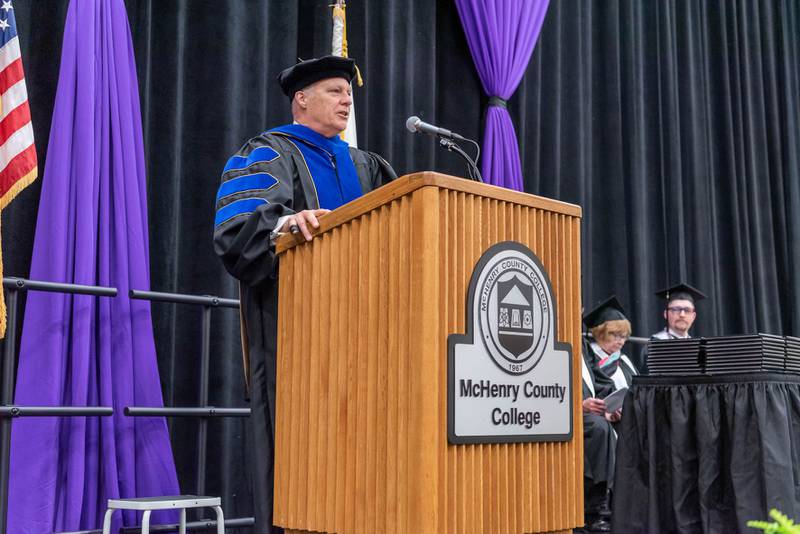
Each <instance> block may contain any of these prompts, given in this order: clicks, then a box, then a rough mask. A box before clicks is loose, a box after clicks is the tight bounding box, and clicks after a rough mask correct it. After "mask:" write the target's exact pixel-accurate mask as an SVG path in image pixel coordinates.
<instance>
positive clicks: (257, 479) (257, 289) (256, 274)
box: [214, 133, 396, 533]
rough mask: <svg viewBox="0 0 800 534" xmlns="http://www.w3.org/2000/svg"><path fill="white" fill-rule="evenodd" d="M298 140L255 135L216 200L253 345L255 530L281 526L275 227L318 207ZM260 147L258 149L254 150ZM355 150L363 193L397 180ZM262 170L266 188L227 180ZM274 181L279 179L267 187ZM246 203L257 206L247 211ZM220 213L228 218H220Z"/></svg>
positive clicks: (245, 330)
mask: <svg viewBox="0 0 800 534" xmlns="http://www.w3.org/2000/svg"><path fill="white" fill-rule="evenodd" d="M298 142H300V141H298V140H297V139H293V138H291V136H287V135H285V134H279V133H263V134H261V135H259V136H256V137H254V138H252V139H250V140H249V141H248V142H247V143H245V144H244V146H243V147H242V148H241V149H240V150H239V151H238V152H237V153H236V154H235V155H234V157H233V158H231V160H232V161H236V162H239V164H237V165H233V167H239V168H233V169H227V167H228V166H231V165H230V162H229V165H228V166H226V171H224V172H223V174H222V183H221V185H220V195H222V196H221V198H218V200H217V205H216V210H217V221H215V224H216V226H215V229H214V250H215V252H216V253H217V255H218V256H219V257H220V258H221V259H222V262H223V264H224V265H225V268H226V269H227V270H228V272H229V273H230V274H232V275H233V276H234V277H236V278H237V279H239V281H240V282H241V283H240V299H241V319H242V335H243V345H244V347H245V349H246V350H247V351H249V355H246V357H245V359H246V361H245V369H246V370H247V369H248V367H249V372H248V373H247V374H248V377H247V378H248V379H249V393H250V405H251V409H252V414H251V416H250V421H251V446H252V449H253V452H254V454H253V497H254V502H255V504H254V509H255V510H254V511H255V517H256V527H255V529H254V530H253V532H258V533H268V532H271V531H279V529H274V530H273V529H272V528H271V525H272V503H273V458H274V437H275V374H276V356H277V355H276V350H277V321H278V318H277V317H278V316H277V308H278V283H277V282H278V260H277V256H276V254H275V247H274V246H273V244H272V242H271V233H272V231H273V229H274V228H275V225H276V224H277V222H278V219H279V218H280V217H282V216H284V215H291V214H292V213H296V212H299V211H302V210H304V209H316V208H318V207H319V201H318V199H317V194H316V189H315V186H314V182H313V180H312V177H311V175H310V173H309V170H308V166H307V165H306V163H305V160H304V158H303V156H302V154H301V152H300V151H299V149H298V148H297V146H296V145H295V143H298ZM264 147H269V148H267V149H264ZM257 149H261V150H260V151H259V152H257V153H255V154H254V151H255V150H257ZM270 149H271V150H270ZM350 156H351V158H352V160H353V163H354V165H355V167H356V173H357V174H358V179H359V182H360V184H361V189H362V191H363V192H365V193H366V192H368V191H371V190H373V189H375V188H377V187H380V186H381V185H383V184H385V183H388V182H389V181H391V180H393V179H394V178H396V175H395V173H394V171H393V170H392V168H391V166H389V164H388V163H387V162H386V160H384V159H383V158H381V157H380V156H378V155H376V154H373V153H371V152H367V151H364V150H359V149H354V148H350ZM248 158H249V159H248ZM251 160H252V161H253V162H252V163H250V162H251ZM262 173H266V175H265V174H262ZM257 175H260V176H261V177H264V176H266V178H267V179H269V182H267V185H268V188H267V189H244V188H242V187H237V183H236V182H231V183H229V184H228V185H227V186H226V185H225V184H226V183H227V182H229V181H231V180H235V179H237V178H242V177H245V178H244V180H247V179H248V178H247V177H248V176H257ZM269 177H271V178H269ZM272 179H274V180H275V181H276V183H274V184H272V185H270V183H271V182H272V181H273V180H272ZM239 183H242V181H241V180H240V181H239ZM242 189H244V190H242ZM231 191H235V192H233V193H231ZM261 199H263V200H261ZM264 200H265V201H266V202H263V201H264ZM235 202H239V204H235V205H234V206H233V207H234V208H236V211H241V212H242V213H238V214H236V215H235V216H233V217H230V218H228V216H229V215H230V214H231V208H228V209H227V210H226V211H221V210H223V209H224V208H226V207H228V206H231V204H233V203H235ZM255 203H258V204H257V206H254V204H255ZM237 206H240V207H237ZM249 207H254V209H252V211H248V209H249ZM236 211H234V213H235V212H236ZM221 213H223V214H224V219H225V220H220V214H221Z"/></svg>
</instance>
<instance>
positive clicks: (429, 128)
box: [406, 115, 465, 141]
mask: <svg viewBox="0 0 800 534" xmlns="http://www.w3.org/2000/svg"><path fill="white" fill-rule="evenodd" d="M406 129H407V130H408V131H409V132H412V133H414V132H420V133H424V134H428V135H433V136H434V137H444V138H446V139H460V140H462V141H464V140H465V139H464V138H463V137H461V136H460V135H458V134H457V133H454V132H451V131H450V130H445V129H444V128H439V127H438V126H434V125H433V124H428V123H427V122H423V120H422V119H420V118H419V117H417V116H416V115H414V116H411V117H409V118H408V120H406Z"/></svg>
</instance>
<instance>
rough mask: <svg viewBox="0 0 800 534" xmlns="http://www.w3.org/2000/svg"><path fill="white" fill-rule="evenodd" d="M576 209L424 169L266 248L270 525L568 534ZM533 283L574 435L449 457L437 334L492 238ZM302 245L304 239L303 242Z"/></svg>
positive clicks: (445, 327) (443, 358) (575, 452)
mask: <svg viewBox="0 0 800 534" xmlns="http://www.w3.org/2000/svg"><path fill="white" fill-rule="evenodd" d="M580 216H581V210H580V208H579V207H578V206H574V205H571V204H565V203H563V202H557V201H553V200H548V199H544V198H540V197H535V196H532V195H528V194H524V193H518V192H514V191H510V190H507V189H504V188H499V187H494V186H489V185H484V184H479V183H475V182H470V181H467V180H463V179H459V178H453V177H448V176H444V175H440V174H436V173H431V172H424V173H418V174H413V175H409V176H405V177H403V178H400V179H398V180H396V181H395V182H393V183H391V184H389V185H387V186H384V187H382V188H380V189H379V190H376V191H373V192H371V193H369V194H367V195H364V196H363V197H361V198H359V199H357V200H355V201H353V202H351V203H349V204H347V205H345V206H343V207H341V208H339V209H338V210H336V211H335V212H332V213H331V214H329V215H326V216H325V217H324V218H323V219H322V220H321V227H320V228H319V229H318V231H317V232H316V233H317V236H316V238H315V239H314V240H313V241H311V242H309V243H305V241H302V240H301V239H298V238H296V237H295V236H292V235H288V236H284V237H282V238H281V239H280V240H279V241H278V243H277V247H278V252H279V253H280V254H281V264H280V297H279V299H280V312H279V318H278V325H279V326H278V329H279V335H278V351H279V355H278V375H277V376H278V385H277V414H276V419H277V421H276V426H277V429H276V454H275V503H274V504H275V524H277V525H280V526H283V527H284V528H286V529H287V532H289V533H295V532H330V533H334V532H335V533H339V534H350V533H383V532H393V533H401V534H402V533H414V534H416V533H450V532H452V533H527V532H571V529H572V528H573V527H576V526H579V525H581V524H583V437H582V436H583V432H582V423H581V422H582V418H581V372H580V358H581V357H580V348H581V337H580V335H581V334H580V332H581V329H580V320H581V319H580V315H581V302H580V294H581V291H580V281H581V267H580ZM508 240H513V241H518V242H520V243H522V244H524V245H526V246H527V247H528V248H530V249H531V250H532V251H533V252H534V253H535V254H536V255H537V256H538V257H539V258H540V259H541V262H542V264H543V265H544V267H545V269H546V270H547V271H548V273H549V276H550V279H551V281H552V286H553V290H554V293H555V298H556V301H557V310H558V317H557V334H558V338H559V340H560V341H563V342H566V343H569V344H571V345H572V347H573V353H574V354H575V357H573V358H572V378H571V380H572V395H573V404H572V406H573V408H572V411H573V421H574V423H573V424H574V428H573V436H574V438H573V439H572V440H571V441H567V442H560V443H543V442H541V443H509V444H489V445H451V444H449V443H448V437H447V402H446V395H447V391H446V390H447V336H448V334H452V333H462V332H464V330H465V321H466V319H465V299H466V293H467V285H468V283H469V279H470V275H471V273H472V269H473V267H474V265H475V262H476V260H477V259H478V258H479V257H480V256H481V254H482V253H483V251H484V250H486V249H487V248H488V247H490V246H491V245H493V244H495V243H498V242H501V241H508ZM301 241H302V243H301Z"/></svg>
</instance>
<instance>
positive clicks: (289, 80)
mask: <svg viewBox="0 0 800 534" xmlns="http://www.w3.org/2000/svg"><path fill="white" fill-rule="evenodd" d="M355 75H356V62H355V60H353V59H350V58H347V57H339V56H324V57H321V58H316V59H307V60H305V61H301V62H300V63H298V64H297V65H293V66H291V67H289V68H288V69H285V70H284V71H282V72H281V73H280V74H278V83H279V84H280V85H281V89H283V92H284V94H286V96H288V97H290V98H291V97H293V96H294V94H295V93H296V92H297V91H299V90H300V89H302V88H304V87H308V86H309V85H311V84H312V83H314V82H318V81H320V80H325V79H327V78H344V79H345V80H347V81H348V82H349V81H351V80H352V79H353V77H354V76H355Z"/></svg>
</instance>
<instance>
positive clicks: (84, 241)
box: [8, 0, 178, 534]
mask: <svg viewBox="0 0 800 534" xmlns="http://www.w3.org/2000/svg"><path fill="white" fill-rule="evenodd" d="M144 172H145V165H144V149H143V143H142V126H141V114H140V110H139V94H138V88H137V81H136V66H135V63H134V55H133V46H132V43H131V36H130V29H129V27H128V18H127V13H126V11H125V5H124V3H123V0H72V1H71V3H70V5H69V8H68V12H67V21H66V26H65V29H64V44H63V50H62V57H61V70H60V74H59V80H58V90H57V93H56V101H55V109H54V111H53V122H52V128H51V133H50V141H49V144H48V150H47V159H46V166H45V171H44V178H43V183H42V193H41V198H40V203H39V215H38V220H37V223H36V236H35V242H34V249H33V259H32V265H31V273H30V276H31V278H33V279H36V280H52V281H57V282H72V283H78V284H90V285H101V286H113V287H116V288H118V289H119V296H118V297H115V298H97V297H91V296H68V295H60V294H57V293H39V292H31V293H29V295H28V299H27V305H26V309H25V322H24V327H23V333H22V339H21V345H20V356H19V370H18V375H17V388H16V398H15V400H16V403H17V404H24V405H48V406H57V405H75V406H97V405H100V406H113V408H114V416H113V417H105V418H96V417H91V418H85V417H73V418H22V419H18V420H15V421H14V424H13V427H12V434H11V473H10V488H9V489H10V491H9V494H10V497H9V507H8V511H9V517H8V525H9V532H14V533H15V534H42V533H44V532H53V531H72V530H81V529H91V528H99V527H100V526H102V516H103V513H104V511H105V507H106V504H105V503H106V500H107V499H109V498H120V497H123V498H124V497H134V496H136V497H141V496H153V495H174V494H176V493H178V483H177V477H176V474H175V465H174V460H173V457H172V451H171V449H170V444H169V435H168V432H167V427H166V424H165V421H164V419H163V418H147V419H144V418H132V417H125V416H124V415H123V409H124V407H125V406H129V405H138V406H162V405H163V400H162V396H161V386H160V383H159V377H158V368H157V365H156V355H155V345H154V341H153V330H152V323H151V319H150V308H149V305H148V304H147V303H146V302H144V301H135V300H130V299H129V298H128V297H127V294H128V290H129V289H131V288H135V289H148V288H149V283H150V280H149V272H148V269H149V261H148V256H149V252H148V249H149V245H148V240H147V208H146V206H147V204H146V198H145V195H146V188H145V174H144ZM174 517H177V516H174ZM174 517H173V516H172V515H170V516H169V517H165V516H163V515H162V516H161V517H154V521H165V520H174ZM136 520H137V518H136V516H135V515H134V514H133V513H130V512H128V513H127V515H125V516H124V521H123V522H124V523H125V524H126V525H129V524H133V523H134V522H135V521H136ZM120 522H121V521H120V516H119V512H117V514H115V524H114V525H113V527H114V528H115V529H117V528H119V526H120ZM115 531H116V530H115Z"/></svg>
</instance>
